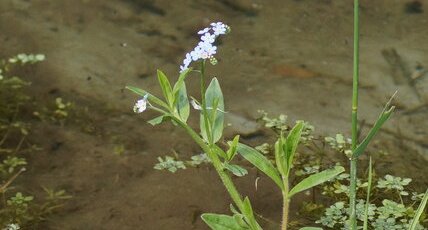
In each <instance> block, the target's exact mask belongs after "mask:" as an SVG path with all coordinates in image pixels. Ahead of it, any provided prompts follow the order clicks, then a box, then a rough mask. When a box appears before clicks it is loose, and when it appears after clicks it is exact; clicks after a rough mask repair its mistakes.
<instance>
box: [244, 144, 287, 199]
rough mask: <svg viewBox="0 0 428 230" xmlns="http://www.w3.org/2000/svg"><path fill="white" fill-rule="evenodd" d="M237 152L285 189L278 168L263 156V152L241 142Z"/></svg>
mask: <svg viewBox="0 0 428 230" xmlns="http://www.w3.org/2000/svg"><path fill="white" fill-rule="evenodd" d="M237 152H238V153H239V154H241V156H242V157H244V158H245V159H246V160H247V161H249V162H250V163H251V164H253V165H254V166H256V168H258V169H259V170H260V171H262V172H263V173H264V174H266V175H267V176H268V177H270V178H271V179H272V180H273V181H274V182H275V183H276V185H278V187H279V188H280V189H281V190H283V189H284V184H283V183H282V180H281V176H280V175H279V172H278V170H277V169H276V168H275V167H274V166H273V164H272V163H271V162H270V161H269V160H268V159H267V158H266V157H265V156H263V154H261V153H259V152H258V151H257V150H255V149H254V148H251V147H250V146H247V145H244V144H241V143H239V144H238V147H237Z"/></svg>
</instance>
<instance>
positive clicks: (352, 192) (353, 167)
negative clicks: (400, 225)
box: [349, 0, 359, 230]
mask: <svg viewBox="0 0 428 230" xmlns="http://www.w3.org/2000/svg"><path fill="white" fill-rule="evenodd" d="M358 11H359V4H358V0H354V63H353V67H354V68H353V81H352V82H353V84H352V147H351V148H352V152H354V151H355V149H356V148H357V145H358V140H357V138H358V116H357V114H358V78H359V17H358V16H359V15H358V14H359V13H358ZM357 160H358V159H357V158H356V157H354V156H352V157H351V162H350V179H351V184H350V187H349V207H350V210H351V212H350V216H349V225H350V227H351V229H352V230H355V229H357V220H356V190H357V186H356V184H357Z"/></svg>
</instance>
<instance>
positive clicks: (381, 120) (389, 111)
mask: <svg viewBox="0 0 428 230" xmlns="http://www.w3.org/2000/svg"><path fill="white" fill-rule="evenodd" d="M396 93H397V92H395V93H394V95H392V97H391V98H390V99H389V101H388V103H386V105H385V107H384V109H383V111H382V113H381V114H380V116H379V118H378V119H377V121H376V123H375V124H374V125H373V127H372V129H371V130H370V131H369V133H368V134H367V136H366V138H364V140H363V141H362V142H361V143H360V144H359V145H358V146H357V148H356V149H355V150H354V152H353V157H354V158H357V157H359V156H360V155H361V154H363V153H364V150H366V148H367V146H368V145H369V143H370V141H371V140H372V139H373V137H374V136H375V135H376V134H377V133H378V131H379V130H380V128H381V127H382V125H383V124H384V123H385V122H386V121H387V120H388V119H389V118H390V117H391V115H392V112H393V111H394V109H395V107H394V106H391V101H392V99H393V98H394V96H395V95H396Z"/></svg>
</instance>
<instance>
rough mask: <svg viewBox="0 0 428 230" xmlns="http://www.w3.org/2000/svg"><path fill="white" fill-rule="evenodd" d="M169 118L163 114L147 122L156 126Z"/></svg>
mask: <svg viewBox="0 0 428 230" xmlns="http://www.w3.org/2000/svg"><path fill="white" fill-rule="evenodd" d="M167 118H168V116H166V115H162V116H159V117H155V118H153V119H151V120H149V121H147V123H149V124H151V125H153V126H155V125H159V124H160V123H162V122H163V121H165V120H166V119H167Z"/></svg>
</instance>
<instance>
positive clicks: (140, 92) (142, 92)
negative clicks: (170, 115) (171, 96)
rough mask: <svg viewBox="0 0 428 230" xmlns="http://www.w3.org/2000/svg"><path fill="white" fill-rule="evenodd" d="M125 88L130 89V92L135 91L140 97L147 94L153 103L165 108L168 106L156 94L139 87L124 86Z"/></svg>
mask: <svg viewBox="0 0 428 230" xmlns="http://www.w3.org/2000/svg"><path fill="white" fill-rule="evenodd" d="M126 89H128V90H130V91H132V92H134V93H136V94H138V95H140V96H142V97H144V96H145V95H149V97H148V99H149V101H151V102H153V103H155V104H157V105H159V106H162V107H163V108H165V109H168V108H169V107H168V105H167V104H166V103H165V102H163V101H162V100H161V99H159V98H157V97H156V96H154V95H152V94H150V93H148V92H147V91H145V90H142V89H140V88H137V87H133V86H126Z"/></svg>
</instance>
